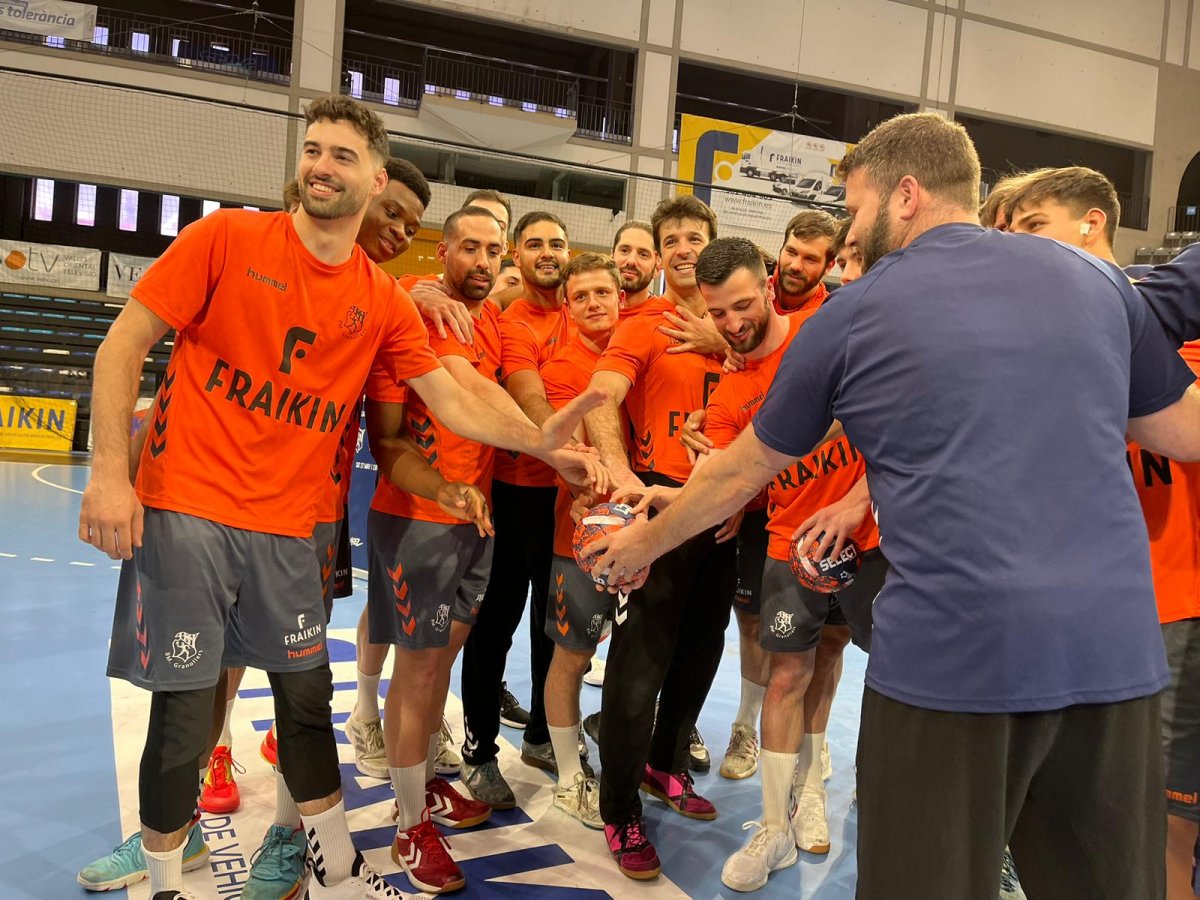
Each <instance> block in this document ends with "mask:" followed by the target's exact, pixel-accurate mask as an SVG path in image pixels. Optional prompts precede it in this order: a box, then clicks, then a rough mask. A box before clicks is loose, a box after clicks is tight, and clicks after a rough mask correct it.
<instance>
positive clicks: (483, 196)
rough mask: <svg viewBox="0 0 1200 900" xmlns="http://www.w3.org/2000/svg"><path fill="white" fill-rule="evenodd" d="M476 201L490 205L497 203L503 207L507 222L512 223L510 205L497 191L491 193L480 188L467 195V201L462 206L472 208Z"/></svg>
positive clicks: (490, 190) (487, 189) (488, 189)
mask: <svg viewBox="0 0 1200 900" xmlns="http://www.w3.org/2000/svg"><path fill="white" fill-rule="evenodd" d="M476 200H490V201H491V202H492V203H499V204H500V205H501V206H503V207H504V211H505V212H506V213H508V221H509V222H511V221H512V204H511V203H509V202H508V198H507V197H505V196H504V195H503V194H502V193H500V192H499V191H493V190H492V189H491V188H480V189H479V190H477V191H471V193H469V194H467V199H466V200H464V201H463V206H474V205H475V201H476Z"/></svg>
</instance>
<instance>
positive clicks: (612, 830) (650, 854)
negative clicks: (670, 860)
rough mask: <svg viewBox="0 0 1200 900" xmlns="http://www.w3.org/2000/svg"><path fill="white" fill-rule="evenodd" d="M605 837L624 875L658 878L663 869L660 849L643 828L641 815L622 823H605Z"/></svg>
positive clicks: (643, 879)
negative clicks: (657, 848)
mask: <svg viewBox="0 0 1200 900" xmlns="http://www.w3.org/2000/svg"><path fill="white" fill-rule="evenodd" d="M604 838H605V840H607V841H608V852H609V853H611V854H612V855H613V859H615V860H616V861H617V868H618V869H620V870H621V874H622V875H625V876H626V877H628V878H633V879H636V880H637V881H647V880H649V879H651V878H657V877H658V874H659V873H660V872H661V871H662V865H661V864H660V863H659V861H658V851H657V850H655V849H654V845H653V844H652V843H650V839H649V838H647V837H646V832H645V831H643V830H642V817H641V816H633V817H631V818H630V819H628V820H626V821H625V822H624V823H623V824H621V825H605V826H604Z"/></svg>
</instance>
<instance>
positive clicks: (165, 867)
mask: <svg viewBox="0 0 1200 900" xmlns="http://www.w3.org/2000/svg"><path fill="white" fill-rule="evenodd" d="M186 845H187V839H186V838H184V841H183V843H182V844H180V845H179V846H178V847H176V848H175V849H174V850H168V851H167V852H165V853H154V852H153V851H151V850H147V849H146V846H145V845H144V844H143V845H142V852H143V853H145V854H146V868H147V869H149V870H150V896H151V897H153V896H154V895H155V894H157V893H158V892H159V891H182V890H183V848H184V847H185V846H186Z"/></svg>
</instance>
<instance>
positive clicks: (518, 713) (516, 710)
mask: <svg viewBox="0 0 1200 900" xmlns="http://www.w3.org/2000/svg"><path fill="white" fill-rule="evenodd" d="M500 722H501V723H502V724H504V725H507V726H508V727H509V728H524V727H525V726H526V725H528V724H529V710H527V709H523V708H522V707H521V704H520V703H518V702H517V698H516V697H514V696H513V695H512V692H511V691H510V690H509V689H508V682H507V681H502V682H500Z"/></svg>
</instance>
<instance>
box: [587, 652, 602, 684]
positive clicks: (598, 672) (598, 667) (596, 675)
mask: <svg viewBox="0 0 1200 900" xmlns="http://www.w3.org/2000/svg"><path fill="white" fill-rule="evenodd" d="M604 668H605V663H604V660H602V659H600V657H598V656H593V657H592V665H591V668H589V669H588V670H587V671H586V672H584V673H583V683H584V684H590V685H591V686H592V687H601V686H603V684H604Z"/></svg>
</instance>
